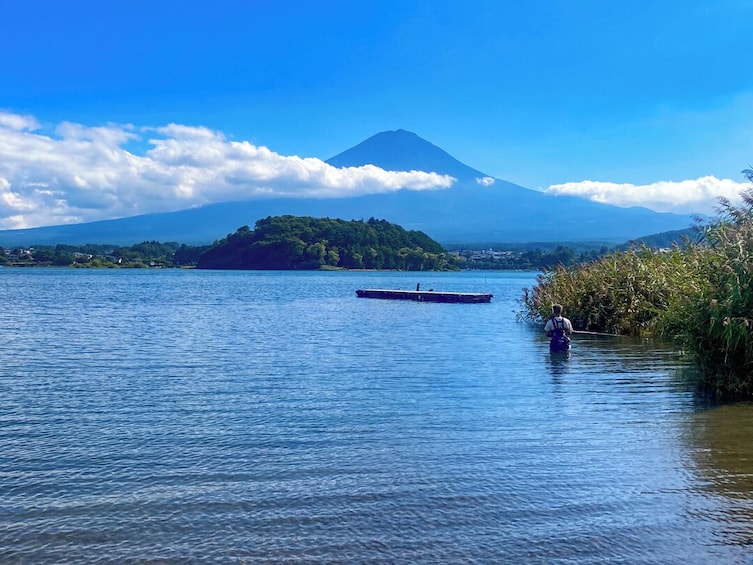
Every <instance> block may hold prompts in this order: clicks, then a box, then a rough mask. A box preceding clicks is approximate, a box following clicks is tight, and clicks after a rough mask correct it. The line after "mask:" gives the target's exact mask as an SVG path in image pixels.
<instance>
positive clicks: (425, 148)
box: [327, 129, 487, 181]
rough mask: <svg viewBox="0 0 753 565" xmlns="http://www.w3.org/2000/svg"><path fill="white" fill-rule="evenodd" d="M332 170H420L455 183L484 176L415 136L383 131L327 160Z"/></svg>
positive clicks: (398, 131) (401, 132) (402, 130)
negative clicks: (360, 168)
mask: <svg viewBox="0 0 753 565" xmlns="http://www.w3.org/2000/svg"><path fill="white" fill-rule="evenodd" d="M327 163H329V164H330V165H333V166H335V167H360V166H363V165H376V166H377V167H380V168H382V169H386V170H388V171H409V170H422V171H426V172H433V173H439V174H443V175H451V176H453V177H455V178H456V179H458V180H459V181H473V180H474V179H476V178H479V177H485V176H487V175H485V174H484V173H482V172H480V171H477V170H476V169H473V168H471V167H469V166H468V165H465V164H463V163H461V162H460V161H458V160H457V159H455V158H454V157H453V156H452V155H450V154H449V153H447V152H446V151H444V150H443V149H440V148H439V147H437V146H436V145H434V144H432V143H429V142H428V141H426V140H425V139H423V138H421V137H419V136H418V135H416V134H415V133H413V132H411V131H408V130H404V129H398V130H394V131H383V132H380V133H377V134H376V135H373V136H371V137H370V138H368V139H367V140H365V141H362V142H361V143H359V144H358V145H356V146H355V147H353V148H351V149H348V150H347V151H344V152H342V153H340V154H339V155H335V156H334V157H332V158H331V159H328V160H327Z"/></svg>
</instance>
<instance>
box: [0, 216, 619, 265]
mask: <svg viewBox="0 0 753 565" xmlns="http://www.w3.org/2000/svg"><path fill="white" fill-rule="evenodd" d="M608 251H609V250H608V248H607V247H606V246H603V245H601V246H600V247H598V248H593V247H582V248H577V247H576V248H572V247H569V246H567V245H556V246H550V247H540V246H537V245H533V244H532V245H530V246H521V245H520V244H518V245H516V246H514V247H510V248H507V247H505V246H504V244H497V245H495V244H483V245H482V244H479V245H477V246H454V247H452V248H450V249H445V248H444V247H443V246H442V245H441V244H439V243H438V242H436V241H435V240H433V239H431V238H430V237H429V236H428V235H426V234H425V233H423V232H420V231H410V230H405V229H403V228H402V227H401V226H398V225H396V224H392V223H390V222H387V221H385V220H376V219H374V218H371V219H369V220H368V221H366V222H363V221H356V220H353V221H344V220H337V219H330V218H311V217H298V216H273V217H268V218H265V219H262V220H259V221H258V222H257V223H256V225H255V228H254V229H253V230H252V229H250V228H249V227H248V226H243V227H240V228H239V229H238V230H237V231H236V232H235V233H232V234H228V235H227V236H226V237H224V238H223V239H221V240H219V241H215V242H214V243H213V244H212V245H204V246H190V245H186V244H181V243H176V242H167V243H160V242H158V241H144V242H142V243H139V244H136V245H132V246H116V245H106V244H87V245H66V244H60V245H54V246H49V245H47V246H45V245H35V246H29V247H23V248H10V249H3V248H2V247H0V265H5V266H19V267H31V266H36V267H50V266H54V267H76V268H186V267H198V268H206V269H274V270H288V269H294V270H317V269H374V270H400V271H430V270H434V271H446V270H458V269H479V270H482V269H483V270H541V269H545V268H548V267H551V266H554V265H557V264H562V265H572V264H575V263H579V262H584V261H588V260H592V259H595V258H597V257H599V256H601V255H604V254H605V253H607V252H608Z"/></svg>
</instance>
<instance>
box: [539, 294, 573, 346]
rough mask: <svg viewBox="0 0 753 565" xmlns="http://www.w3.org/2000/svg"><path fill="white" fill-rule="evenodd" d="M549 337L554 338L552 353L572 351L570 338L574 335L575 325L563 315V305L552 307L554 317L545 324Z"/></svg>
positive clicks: (550, 343) (551, 343)
mask: <svg viewBox="0 0 753 565" xmlns="http://www.w3.org/2000/svg"><path fill="white" fill-rule="evenodd" d="M544 331H545V332H546V335H547V337H550V338H552V339H551V341H550V342H549V349H550V351H567V350H568V349H570V338H569V337H568V336H569V335H570V334H572V333H573V325H572V323H570V320H568V319H567V318H565V317H564V316H563V315H562V305H560V304H554V305H552V317H551V318H549V319H548V320H547V321H546V324H544Z"/></svg>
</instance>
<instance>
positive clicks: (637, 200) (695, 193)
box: [546, 176, 750, 215]
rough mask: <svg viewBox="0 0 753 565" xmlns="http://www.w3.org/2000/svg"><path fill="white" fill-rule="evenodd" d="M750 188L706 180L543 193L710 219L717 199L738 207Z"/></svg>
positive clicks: (558, 187)
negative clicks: (701, 215)
mask: <svg viewBox="0 0 753 565" xmlns="http://www.w3.org/2000/svg"><path fill="white" fill-rule="evenodd" d="M749 187H750V184H749V183H739V182H735V181H733V180H730V179H718V178H716V177H713V176H707V177H701V178H699V179H696V180H684V181H661V182H655V183H652V184H645V185H635V184H616V183H612V182H599V181H590V180H586V181H582V182H568V183H564V184H554V185H552V186H550V187H549V188H547V189H546V192H548V193H549V194H557V195H567V196H579V197H582V198H587V199H589V200H592V201H594V202H601V203H603V204H613V205H615V206H620V207H622V208H628V207H630V206H644V207H646V208H650V209H651V210H655V211H657V212H676V213H678V214H706V215H713V214H714V213H715V212H716V208H717V205H718V200H717V199H718V198H719V197H720V196H722V197H724V198H727V199H728V200H730V202H733V203H739V202H740V192H741V191H743V190H744V189H746V188H749Z"/></svg>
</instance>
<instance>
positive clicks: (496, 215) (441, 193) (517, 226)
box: [0, 130, 693, 247]
mask: <svg viewBox="0 0 753 565" xmlns="http://www.w3.org/2000/svg"><path fill="white" fill-rule="evenodd" d="M328 162H329V163H330V164H332V165H335V166H338V167H357V166H361V165H365V164H374V165H377V166H380V167H383V168H385V169H391V170H426V171H433V172H436V173H440V174H449V175H452V176H453V177H455V178H456V179H458V180H457V182H455V183H454V184H453V186H452V187H451V188H449V189H445V190H425V191H411V190H399V191H396V192H393V193H388V194H372V195H366V196H359V197H349V198H332V199H314V198H299V199H270V200H256V201H248V202H230V203H221V204H211V205H208V206H203V207H201V208H194V209H190V210H183V211H179V212H172V213H163V214H147V215H143V216H135V217H131V218H123V219H118V220H107V221H100V222H91V223H86V224H76V225H65V226H52V227H45V228H33V229H27V230H6V231H0V245H2V246H5V247H11V246H17V245H34V244H37V245H41V244H55V243H72V244H80V243H112V244H118V245H130V244H134V243H138V242H141V241H145V240H158V241H162V242H167V241H177V242H179V243H187V244H204V243H211V242H212V241H214V240H217V239H220V238H222V237H224V236H225V235H227V234H228V233H231V232H234V231H235V230H236V229H237V228H238V227H240V226H243V225H248V226H250V227H253V225H254V224H255V223H256V221H257V220H258V219H261V218H265V217H267V216H278V215H285V214H290V215H300V216H314V217H330V218H340V219H344V220H351V219H355V220H367V219H369V218H371V217H374V218H378V219H384V220H387V221H389V222H392V223H396V224H398V225H401V226H403V227H404V228H406V229H411V230H421V231H423V232H425V233H426V234H428V235H429V236H430V237H432V238H433V239H436V240H437V241H439V242H441V243H444V244H450V243H475V242H489V241H497V242H511V243H512V242H530V241H541V242H546V241H573V242H577V241H593V240H599V241H610V242H614V243H620V242H623V241H626V240H629V239H635V238H638V237H642V236H645V235H649V234H653V233H659V232H665V231H671V230H679V229H684V228H686V227H688V226H689V225H691V224H692V223H693V218H692V217H691V216H684V215H678V214H660V213H656V212H653V211H651V210H648V209H646V208H627V209H625V208H618V207H615V206H608V205H605V204H598V203H595V202H590V201H588V200H584V199H581V198H576V197H566V196H552V195H547V194H544V193H542V192H538V191H535V190H530V189H527V188H523V187H521V186H518V185H515V184H513V183H510V182H506V181H503V180H495V182H494V183H493V184H491V185H489V186H487V185H482V184H480V183H478V182H477V179H480V178H483V177H487V175H485V174H484V173H482V172H481V171H477V170H475V169H473V168H471V167H469V166H467V165H465V164H463V163H461V162H460V161H458V160H457V159H455V158H454V157H452V156H451V155H449V154H448V153H446V152H445V151H443V150H442V149H440V148H438V147H436V146H435V145H432V144H431V143H429V142H428V141H425V140H423V139H421V138H420V137H419V136H417V135H416V134H414V133H411V132H407V131H405V130H397V131H392V132H382V133H379V134H377V135H375V136H373V137H371V138H369V139H367V140H366V141H364V142H363V143H360V144H358V145H357V146H355V147H353V148H352V149H349V150H347V151H344V152H342V153H340V154H339V155H336V156H334V157H332V158H331V159H329V161H328Z"/></svg>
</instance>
